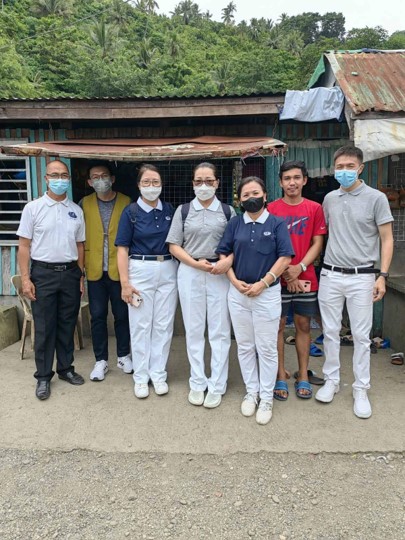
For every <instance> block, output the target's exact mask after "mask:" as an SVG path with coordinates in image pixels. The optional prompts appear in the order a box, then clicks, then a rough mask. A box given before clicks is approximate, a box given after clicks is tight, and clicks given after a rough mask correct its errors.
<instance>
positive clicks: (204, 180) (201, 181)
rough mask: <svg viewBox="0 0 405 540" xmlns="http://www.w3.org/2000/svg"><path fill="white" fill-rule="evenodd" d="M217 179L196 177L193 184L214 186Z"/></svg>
mask: <svg viewBox="0 0 405 540" xmlns="http://www.w3.org/2000/svg"><path fill="white" fill-rule="evenodd" d="M216 181H217V179H216V178H194V180H193V184H194V185H195V186H197V187H199V186H202V185H203V184H205V185H206V186H213V185H214V182H216Z"/></svg>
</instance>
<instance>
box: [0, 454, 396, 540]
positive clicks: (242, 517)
mask: <svg viewBox="0 0 405 540" xmlns="http://www.w3.org/2000/svg"><path fill="white" fill-rule="evenodd" d="M54 538H56V539H64V540H65V539H66V540H83V539H85V540H87V539H89V540H91V539H94V540H96V539H97V540H108V539H114V540H115V539H121V538H122V539H125V538H130V539H136V540H161V539H166V538H167V539H176V540H177V539H180V540H182V539H184V540H194V539H196V540H204V539H229V540H239V539H247V540H249V539H257V540H259V539H263V540H288V539H316V540H343V539H344V540H346V539H359V540H365V539H367V540H372V539H378V540H380V539H385V538H390V539H392V540H402V539H405V453H404V454H394V453H389V454H384V455H380V454H355V455H346V454H316V455H315V454H293V453H286V454H275V453H265V452H262V453H253V454H242V453H238V454H230V455H224V456H219V455H185V454H158V453H153V454H150V453H100V452H89V451H82V450H74V451H72V452H56V451H20V450H12V449H4V450H0V539H1V540H8V539H10V540H17V539H24V540H28V539H29V540H39V539H54Z"/></svg>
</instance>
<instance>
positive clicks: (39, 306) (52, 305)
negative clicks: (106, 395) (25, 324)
mask: <svg viewBox="0 0 405 540" xmlns="http://www.w3.org/2000/svg"><path fill="white" fill-rule="evenodd" d="M81 275H82V272H81V270H80V268H79V267H78V266H75V267H73V268H70V269H69V270H65V271H64V272H56V271H54V270H52V269H49V268H43V267H41V266H38V265H36V264H35V263H33V265H32V268H31V280H32V282H33V283H34V285H35V296H36V300H35V302H32V303H31V307H32V314H33V317H34V325H35V364H36V368H37V370H36V372H35V374H34V377H35V378H36V379H38V381H50V380H51V379H52V377H53V376H54V374H55V372H54V371H53V370H52V367H53V360H54V355H55V351H56V360H57V363H56V371H57V372H58V373H61V374H64V373H67V372H69V371H73V370H74V368H73V360H74V358H73V351H74V341H73V336H74V331H75V326H76V323H77V316H78V314H79V309H80V297H81V294H80V278H81Z"/></svg>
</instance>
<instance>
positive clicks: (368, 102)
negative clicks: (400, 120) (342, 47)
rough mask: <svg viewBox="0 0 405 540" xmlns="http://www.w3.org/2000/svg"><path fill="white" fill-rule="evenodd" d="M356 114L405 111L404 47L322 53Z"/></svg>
mask: <svg viewBox="0 0 405 540" xmlns="http://www.w3.org/2000/svg"><path fill="white" fill-rule="evenodd" d="M325 57H326V58H327V60H328V61H329V63H330V66H331V68H332V70H333V73H334V75H335V77H336V81H337V83H338V84H339V86H340V87H341V89H342V91H343V93H344V95H345V98H346V100H347V102H348V103H349V105H350V107H351V108H352V110H353V112H354V113H355V114H361V113H363V112H366V111H376V112H400V111H405V50H401V51H378V52H375V51H374V52H351V51H344V52H343V51H342V52H340V51H334V52H327V53H325Z"/></svg>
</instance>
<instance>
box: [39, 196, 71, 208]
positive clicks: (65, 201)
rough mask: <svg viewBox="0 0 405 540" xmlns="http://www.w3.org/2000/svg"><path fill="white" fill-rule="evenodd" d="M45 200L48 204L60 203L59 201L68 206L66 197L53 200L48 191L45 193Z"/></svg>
mask: <svg viewBox="0 0 405 540" xmlns="http://www.w3.org/2000/svg"><path fill="white" fill-rule="evenodd" d="M45 201H46V204H47V205H48V206H54V205H55V204H60V203H62V204H63V205H65V206H69V199H68V198H67V197H66V198H65V199H63V201H55V200H54V199H51V197H50V196H49V195H48V193H45Z"/></svg>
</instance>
